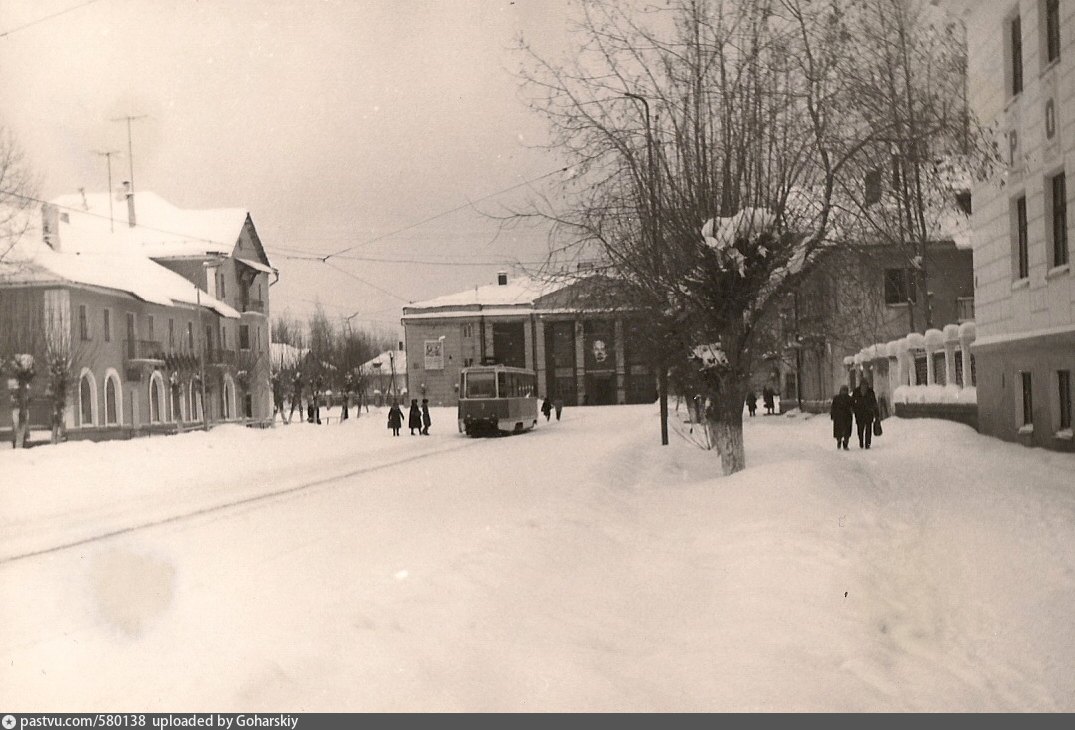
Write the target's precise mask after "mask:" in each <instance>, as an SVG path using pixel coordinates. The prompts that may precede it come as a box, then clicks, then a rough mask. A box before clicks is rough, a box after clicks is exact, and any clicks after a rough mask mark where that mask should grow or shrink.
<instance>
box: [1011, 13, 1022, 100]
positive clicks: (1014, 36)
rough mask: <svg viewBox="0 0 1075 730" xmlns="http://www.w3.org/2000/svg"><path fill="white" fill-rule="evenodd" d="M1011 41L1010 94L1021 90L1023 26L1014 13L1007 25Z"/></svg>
mask: <svg viewBox="0 0 1075 730" xmlns="http://www.w3.org/2000/svg"><path fill="white" fill-rule="evenodd" d="M1008 32H1009V34H1010V42H1011V72H1010V73H1011V96H1015V95H1016V94H1020V93H1022V91H1023V26H1022V23H1020V21H1019V16H1018V15H1016V16H1015V17H1014V18H1012V19H1011V21H1010V25H1009V26H1008Z"/></svg>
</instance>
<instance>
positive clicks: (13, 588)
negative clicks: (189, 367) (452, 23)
mask: <svg viewBox="0 0 1075 730" xmlns="http://www.w3.org/2000/svg"><path fill="white" fill-rule="evenodd" d="M434 419H435V420H434V423H435V424H436V426H435V428H434V429H433V435H432V436H430V437H428V438H420V437H408V436H406V435H404V436H401V437H400V438H398V439H392V438H390V437H389V436H387V435H386V432H385V430H384V428H383V423H382V422H381V419H380V417H375V418H364V419H362V420H360V421H358V422H351V423H348V424H344V425H343V426H331V427H322V428H321V429H318V428H316V427H313V426H306V425H301V426H298V425H296V426H292V427H289V428H287V429H284V428H278V429H275V430H274V431H272V432H251V431H246V430H243V429H238V428H236V429H232V430H230V431H224V432H218V433H215V434H214V435H213V436H206V435H204V434H189V435H186V436H182V437H176V438H171V439H148V440H141V442H130V443H127V444H110V445H91V444H70V445H65V446H63V447H59V448H57V449H33V450H31V451H30V452H25V453H23V454H11V453H10V452H8V453H4V454H2V455H0V475H2V476H3V484H2V485H0V490H3V492H2V494H3V503H2V507H3V509H2V511H3V516H2V518H0V593H2V595H3V596H4V601H3V603H2V606H3V607H2V608H0V626H2V627H3V629H2V630H0V705H2V706H3V707H4V708H5V709H7V708H11V709H14V710H31V709H50V710H95V711H100V710H102V709H109V710H112V709H115V710H155V709H156V710H174V709H177V708H181V709H185V710H196V709H200V710H210V709H212V710H220V711H225V710H253V709H263V710H280V709H287V710H295V711H298V710H308V711H313V710H389V711H392V710H479V711H481V710H519V711H527V710H534V711H539V710H1068V711H1071V710H1075V677H1073V676H1072V671H1071V667H1072V666H1075V628H1073V622H1072V621H1071V619H1070V610H1071V606H1072V605H1075V566H1073V556H1075V485H1073V482H1075V457H1071V456H1068V455H1060V454H1050V453H1044V452H1041V451H1039V450H1026V449H1022V448H1021V447H1016V446H1012V445H1009V444H1003V443H1000V442H997V441H993V440H989V439H985V438H982V437H979V436H978V435H976V434H974V433H973V432H972V431H970V430H968V429H966V428H964V427H961V426H957V425H954V424H948V423H941V422H932V421H917V422H915V421H897V420H895V419H891V420H889V421H887V422H886V434H885V436H884V437H882V438H881V439H880V440H879V441H878V442H877V444H876V446H875V448H874V449H872V450H871V451H869V452H860V451H857V450H853V451H851V452H844V453H839V452H837V451H836V450H835V449H830V448H829V447H830V443H831V442H830V440H829V439H828V438H827V435H828V434H827V432H828V429H829V426H828V419H827V418H815V419H809V420H806V419H789V418H762V417H759V418H755V419H753V421H752V422H750V423H748V426H747V435H746V438H747V444H748V462H749V464H750V468H749V469H748V470H747V471H746V472H744V473H742V474H739V475H736V476H735V477H733V478H730V479H720V478H717V476H716V475H717V474H719V467H718V465H717V463H716V462H715V458H716V457H715V455H713V454H711V453H706V452H703V451H700V450H697V449H695V448H693V447H691V446H689V445H688V444H687V443H686V441H684V440H682V439H678V438H674V439H673V444H672V445H671V446H669V447H667V448H664V449H662V448H661V447H659V446H657V445H655V442H656V440H657V439H656V421H655V408H653V407H619V408H591V409H568V411H567V412H566V419H565V421H564V422H561V423H559V424H557V423H555V422H554V423H553V424H550V425H548V426H546V425H544V424H542V427H541V428H539V429H538V430H537V431H535V432H534V433H531V434H526V435H524V436H517V437H512V438H506V439H496V440H466V439H463V438H462V437H460V436H458V435H457V434H456V433H455V432H454V428H453V427H452V426H451V425H450V424H451V413H450V412H449V411H441V412H440V413H435V414H434ZM438 427H439V430H438ZM214 437H215V440H214ZM35 452H37V453H35ZM412 456H420V457H421V458H417V459H413V460H412V459H410V457H412ZM77 459H86V460H87V462H88V465H87V469H88V471H86V470H83V471H81V472H79V473H80V474H82V475H83V476H82V477H81V479H74V480H70V479H69V480H67V481H62V480H61V479H60V475H61V474H63V473H64V471H65V469H66V470H68V471H70V468H71V462H72V461H73V460H77ZM72 482H73V483H72ZM14 484H18V485H19V486H18V487H16V486H13V485H14ZM271 492H276V494H270V493H271ZM232 502H239V503H238V504H229V503H232ZM108 532H116V533H118V534H115V535H113V536H110V537H104V538H98V536H100V535H102V534H104V533H108ZM71 543H78V544H76V545H74V546H71V547H66V548H62V549H56V548H57V547H58V546H63V545H66V544H71ZM40 551H46V552H42V553H41V554H38V555H35V556H29V557H19V556H25V555H27V554H28V553H35V552H40Z"/></svg>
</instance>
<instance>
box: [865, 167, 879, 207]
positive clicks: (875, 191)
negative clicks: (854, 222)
mask: <svg viewBox="0 0 1075 730" xmlns="http://www.w3.org/2000/svg"><path fill="white" fill-rule="evenodd" d="M863 183H864V186H865V188H866V189H865V191H864V195H863V203H864V205H865V206H866V207H869V206H871V205H873V204H874V203H877V202H879V201H880V200H881V168H879V167H875V168H874V169H872V170H870V171H869V172H867V173H866V179H865V180H864V181H863Z"/></svg>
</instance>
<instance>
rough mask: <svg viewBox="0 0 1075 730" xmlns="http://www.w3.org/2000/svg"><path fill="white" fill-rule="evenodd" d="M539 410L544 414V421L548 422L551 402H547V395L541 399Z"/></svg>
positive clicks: (550, 413)
mask: <svg viewBox="0 0 1075 730" xmlns="http://www.w3.org/2000/svg"><path fill="white" fill-rule="evenodd" d="M541 412H542V413H544V414H545V421H546V422H548V420H549V418H550V417H551V416H552V403H550V402H549V398H548V396H546V397H545V400H543V401H541Z"/></svg>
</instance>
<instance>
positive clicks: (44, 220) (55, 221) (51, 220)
mask: <svg viewBox="0 0 1075 730" xmlns="http://www.w3.org/2000/svg"><path fill="white" fill-rule="evenodd" d="M41 237H42V239H44V241H45V243H46V244H47V245H48V246H49V247H50V248H51V249H52V250H53V251H59V250H60V211H59V210H58V209H57V208H56V206H55V205H52V204H51V203H45V204H44V205H42V206H41Z"/></svg>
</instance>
